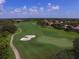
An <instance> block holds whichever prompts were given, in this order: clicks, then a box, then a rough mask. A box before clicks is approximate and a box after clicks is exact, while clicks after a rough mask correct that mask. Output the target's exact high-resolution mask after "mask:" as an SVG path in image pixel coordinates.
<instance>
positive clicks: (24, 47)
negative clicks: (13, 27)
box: [14, 21, 78, 59]
mask: <svg viewBox="0 0 79 59" xmlns="http://www.w3.org/2000/svg"><path fill="white" fill-rule="evenodd" d="M17 25H18V27H20V28H21V29H22V32H21V33H19V34H17V35H16V36H15V37H14V44H15V46H16V47H17V48H18V50H19V52H20V54H21V57H22V59H48V58H49V57H50V56H52V55H53V54H55V53H56V52H57V51H60V50H62V49H64V48H67V49H68V48H72V45H73V43H72V41H73V40H74V39H75V38H76V37H77V36H78V34H77V33H74V32H65V31H63V30H57V29H54V28H52V27H41V26H39V25H37V24H36V21H28V22H21V23H18V24H17ZM25 35H36V36H37V37H36V38H34V39H32V40H30V41H24V42H23V41H20V39H21V38H22V37H23V36H25Z"/></svg>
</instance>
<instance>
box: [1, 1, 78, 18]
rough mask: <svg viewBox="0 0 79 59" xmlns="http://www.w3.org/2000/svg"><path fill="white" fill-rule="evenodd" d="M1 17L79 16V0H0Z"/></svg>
mask: <svg viewBox="0 0 79 59" xmlns="http://www.w3.org/2000/svg"><path fill="white" fill-rule="evenodd" d="M0 18H79V0H0Z"/></svg>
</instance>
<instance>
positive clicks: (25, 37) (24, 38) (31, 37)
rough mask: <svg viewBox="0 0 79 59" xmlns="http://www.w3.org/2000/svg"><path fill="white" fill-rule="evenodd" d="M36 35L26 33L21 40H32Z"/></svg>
mask: <svg viewBox="0 0 79 59" xmlns="http://www.w3.org/2000/svg"><path fill="white" fill-rule="evenodd" d="M35 37H36V35H25V36H24V37H23V38H21V39H20V40H21V41H29V40H32V39H33V38H35Z"/></svg>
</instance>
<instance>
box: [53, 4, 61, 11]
mask: <svg viewBox="0 0 79 59" xmlns="http://www.w3.org/2000/svg"><path fill="white" fill-rule="evenodd" d="M52 9H53V10H59V9H60V6H58V5H56V6H52Z"/></svg>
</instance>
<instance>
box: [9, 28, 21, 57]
mask: <svg viewBox="0 0 79 59" xmlns="http://www.w3.org/2000/svg"><path fill="white" fill-rule="evenodd" d="M19 32H22V30H21V29H20V28H19ZM16 34H18V33H15V34H13V35H12V36H11V40H10V47H11V48H12V51H13V52H14V55H15V58H16V59H21V56H20V53H19V51H18V49H17V48H16V47H15V46H14V44H13V39H14V36H15V35H16Z"/></svg>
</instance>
